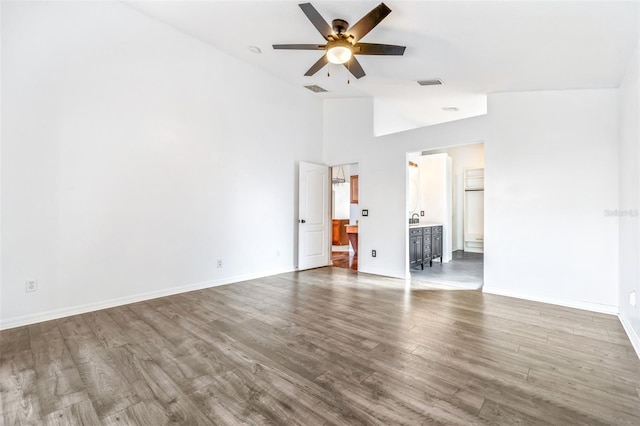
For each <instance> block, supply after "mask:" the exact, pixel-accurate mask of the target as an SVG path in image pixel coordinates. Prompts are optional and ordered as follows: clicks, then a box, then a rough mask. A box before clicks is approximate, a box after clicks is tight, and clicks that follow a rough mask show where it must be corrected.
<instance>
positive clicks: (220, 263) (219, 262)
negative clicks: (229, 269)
mask: <svg viewBox="0 0 640 426" xmlns="http://www.w3.org/2000/svg"><path fill="white" fill-rule="evenodd" d="M218 268H222V259H218Z"/></svg>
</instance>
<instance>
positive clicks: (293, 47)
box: [273, 44, 327, 50]
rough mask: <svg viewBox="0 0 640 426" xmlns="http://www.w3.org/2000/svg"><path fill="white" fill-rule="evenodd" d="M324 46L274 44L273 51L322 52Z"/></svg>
mask: <svg viewBox="0 0 640 426" xmlns="http://www.w3.org/2000/svg"><path fill="white" fill-rule="evenodd" d="M325 47H327V45H325V44H274V45H273V48H274V49H283V50H324V49H325Z"/></svg>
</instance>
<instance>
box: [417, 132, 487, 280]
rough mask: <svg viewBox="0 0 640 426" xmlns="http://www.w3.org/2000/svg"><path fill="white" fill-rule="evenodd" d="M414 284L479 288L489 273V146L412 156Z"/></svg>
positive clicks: (455, 147) (418, 153)
mask: <svg viewBox="0 0 640 426" xmlns="http://www.w3.org/2000/svg"><path fill="white" fill-rule="evenodd" d="M407 158H408V164H407V227H408V232H407V233H408V238H409V251H408V254H409V265H408V266H409V272H410V275H411V281H412V283H419V284H420V285H421V286H425V285H426V286H431V287H433V288H438V289H479V288H481V287H482V284H483V274H484V144H483V143H477V144H471V145H463V146H454V147H449V148H444V149H438V150H428V151H422V152H415V153H409V154H408V155H407Z"/></svg>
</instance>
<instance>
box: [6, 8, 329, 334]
mask: <svg viewBox="0 0 640 426" xmlns="http://www.w3.org/2000/svg"><path fill="white" fill-rule="evenodd" d="M2 8H3V10H2V89H3V92H2V117H1V118H2V123H3V127H2V201H3V205H2V223H1V225H2V231H3V233H2V266H3V268H2V284H1V287H0V288H1V300H2V301H1V305H0V310H1V312H0V326H2V327H8V326H12V325H18V324H22V323H26V322H32V321H37V320H40V319H43V318H47V317H55V316H61V315H64V314H68V313H70V312H77V311H82V310H89V309H92V308H99V307H101V306H108V305H110V304H114V303H124V302H127V301H131V300H136V299H139V298H144V297H150V296H157V295H162V294H167V293H171V292H177V291H180V290H185V289H189V288H195V287H201V286H210V285H213V284H216V283H222V282H230V281H236V280H239V279H242V278H245V277H251V276H262V275H268V274H273V273H278V272H282V271H288V270H292V269H293V268H294V259H295V253H296V247H295V244H296V243H295V241H296V239H297V238H296V235H295V232H296V231H295V229H296V224H295V216H296V207H295V206H296V205H297V200H296V193H297V188H296V185H297V184H296V182H297V176H296V163H297V161H298V160H304V161H311V162H319V161H321V154H322V153H321V142H322V141H321V134H322V128H321V125H319V124H317V123H319V121H320V120H318V117H320V116H321V114H322V108H321V103H320V101H318V99H317V98H314V97H313V95H312V94H308V93H306V90H305V89H302V88H300V89H296V88H292V87H291V86H289V85H287V84H284V83H282V82H280V81H279V80H277V79H276V78H274V77H272V76H270V75H267V74H264V73H261V72H259V71H257V70H255V69H254V68H252V67H250V66H248V65H246V64H244V63H242V62H240V61H238V60H236V59H233V58H231V57H229V56H227V55H225V54H223V53H221V52H220V51H219V50H216V49H214V48H212V47H211V46H209V45H206V44H204V43H202V42H200V41H197V40H195V39H193V38H191V37H189V36H186V35H183V34H182V33H179V32H176V31H174V30H173V29H171V28H170V27H168V26H166V25H164V24H161V23H159V22H156V21H154V20H152V19H150V18H147V17H145V16H144V15H141V14H139V13H138V12H136V11H134V10H132V9H130V8H128V7H126V6H123V5H121V4H120V3H117V2H109V3H107V2H42V3H35V2H16V3H11V2H5V3H3V5H2ZM303 91H304V92H305V93H303ZM216 259H222V260H223V268H221V269H218V268H217V267H216ZM30 278H37V279H38V280H39V289H38V291H37V292H35V293H25V286H24V281H25V279H30Z"/></svg>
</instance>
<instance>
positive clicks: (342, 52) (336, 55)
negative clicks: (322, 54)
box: [327, 40, 353, 64]
mask: <svg viewBox="0 0 640 426" xmlns="http://www.w3.org/2000/svg"><path fill="white" fill-rule="evenodd" d="M351 56H353V52H351V43H349V42H348V41H342V40H338V41H336V42H334V43H333V44H332V45H331V47H327V60H328V61H329V62H331V63H332V64H344V63H345V62H348V61H349V59H351Z"/></svg>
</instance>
